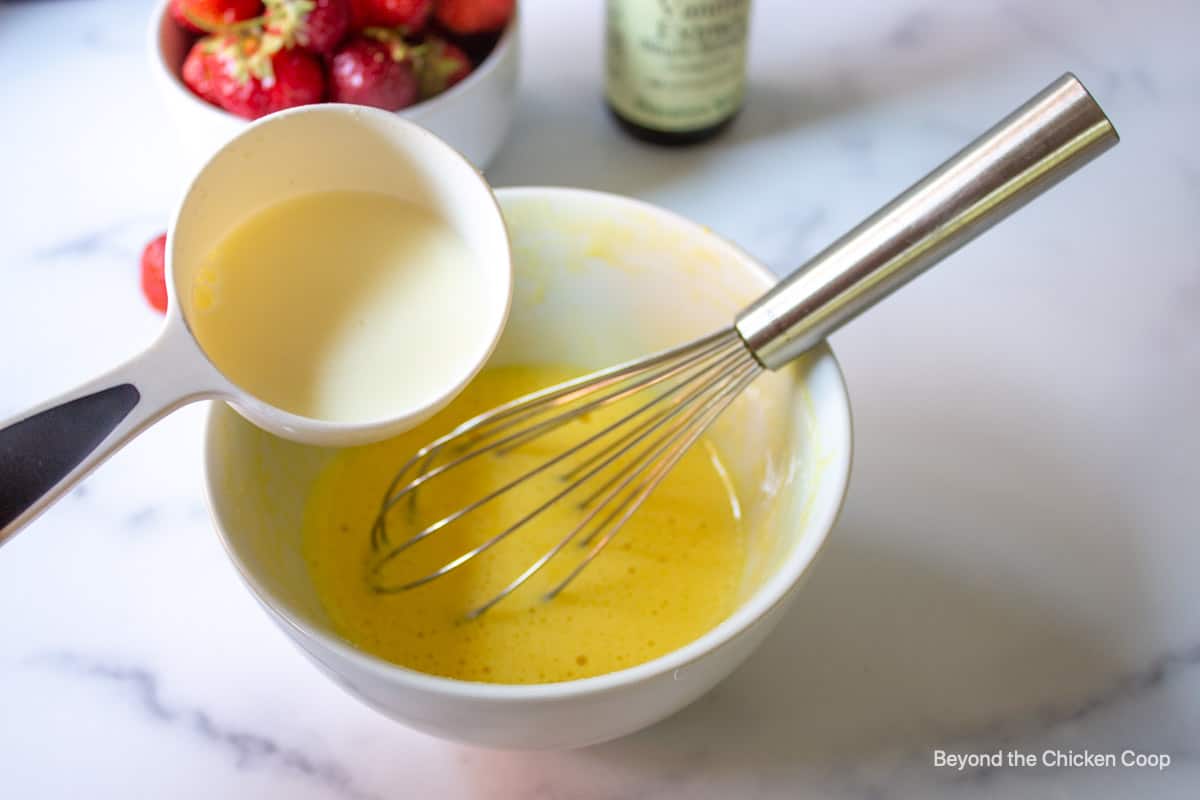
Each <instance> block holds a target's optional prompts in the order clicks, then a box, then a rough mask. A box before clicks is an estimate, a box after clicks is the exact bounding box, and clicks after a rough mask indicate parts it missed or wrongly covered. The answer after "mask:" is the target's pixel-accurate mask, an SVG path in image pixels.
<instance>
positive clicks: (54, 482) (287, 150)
mask: <svg viewBox="0 0 1200 800" xmlns="http://www.w3.org/2000/svg"><path fill="white" fill-rule="evenodd" d="M336 190H353V191H371V192H383V193H386V194H391V195H393V196H396V197H398V198H399V199H401V200H406V201H409V202H412V203H416V204H417V205H420V206H423V207H426V208H429V209H431V210H432V211H434V212H435V213H437V214H439V215H440V216H442V217H443V218H444V219H446V220H447V221H448V223H449V224H450V225H451V227H453V228H454V229H455V230H456V232H457V233H458V234H459V235H460V236H461V237H462V238H463V239H464V241H465V242H466V244H467V246H468V247H469V249H470V250H471V252H472V253H473V254H474V256H475V266H476V268H477V269H478V272H479V275H478V280H480V281H482V282H483V283H484V288H485V294H486V296H487V298H488V302H487V306H486V310H485V316H486V319H485V320H482V321H480V320H478V319H476V320H473V323H472V324H471V325H470V329H472V330H476V331H478V332H479V333H478V335H477V336H478V341H476V342H474V343H473V349H472V357H471V358H470V359H467V360H465V361H464V364H465V366H464V367H463V368H462V369H461V374H457V375H455V376H454V378H453V380H452V381H449V382H448V383H447V385H445V386H444V387H442V388H441V390H440V391H438V392H437V393H436V394H434V395H432V396H429V397H427V398H425V399H423V400H422V401H421V402H420V403H418V404H415V405H409V406H406V407H400V408H396V409H395V411H394V412H393V413H392V414H390V415H389V416H387V417H386V418H383V419H372V420H362V421H355V422H333V421H327V420H321V419H313V418H309V417H304V416H299V415H297V414H292V413H289V412H287V411H284V410H282V409H279V408H276V407H275V406H272V405H270V404H269V403H267V402H264V401H263V400H261V399H259V398H258V397H256V396H254V395H253V394H251V393H250V392H248V391H246V390H245V389H243V388H241V387H240V386H238V385H237V384H235V383H234V382H233V381H231V380H229V379H228V378H226V377H225V375H224V374H222V372H221V370H220V368H219V365H218V364H215V363H214V362H213V361H212V360H210V359H209V357H208V356H207V355H206V354H205V352H204V350H203V348H202V347H201V346H200V344H199V342H198V341H197V340H196V338H195V336H194V335H193V332H192V329H191V326H190V325H189V323H188V318H189V308H188V306H189V304H190V299H189V296H190V294H191V292H190V289H191V286H192V280H193V278H194V276H195V275H196V273H197V271H198V269H199V268H200V264H201V262H202V260H203V259H204V257H205V256H206V255H207V254H208V253H209V251H210V250H211V249H212V248H213V247H214V246H215V245H216V244H217V243H218V242H220V241H221V239H222V238H224V236H225V235H226V234H228V233H229V232H230V231H231V230H232V229H233V228H234V227H236V226H237V225H238V224H239V223H241V222H242V221H243V220H245V219H246V218H247V217H249V216H251V215H253V214H254V213H256V212H258V211H261V210H263V209H265V208H267V207H269V206H272V205H275V204H276V203H279V202H280V201H282V200H286V199H288V198H289V197H294V196H297V195H302V194H308V193H312V192H324V191H336ZM329 268H330V269H336V270H342V271H349V270H353V269H354V265H353V264H330V265H329ZM166 279H167V297H168V308H167V314H166V320H165V322H164V324H163V327H162V330H161V332H160V333H159V336H158V338H157V339H156V340H155V341H154V343H153V344H151V345H150V346H149V347H148V348H147V349H146V350H145V351H143V352H142V353H140V354H138V355H137V356H134V357H133V358H132V359H130V360H129V361H126V362H125V363H124V364H122V365H121V366H119V367H117V368H116V369H113V370H111V371H110V372H107V373H105V374H103V375H101V376H99V377H98V378H95V379H93V380H91V381H88V382H87V383H84V384H83V385H82V386H78V387H76V388H75V389H73V390H71V391H69V392H67V393H65V394H63V395H60V396H59V397H56V398H54V399H53V400H50V401H48V402H46V403H43V404H41V405H39V406H37V407H35V408H32V409H30V410H28V411H26V412H24V413H22V414H19V415H17V416H16V417H14V418H12V419H10V420H7V421H5V422H3V423H0V544H3V543H4V542H5V541H6V540H7V539H9V538H10V537H11V536H12V535H13V534H15V533H16V532H17V531H18V530H20V529H21V528H22V527H24V526H25V525H26V524H27V523H29V522H30V521H31V520H32V519H33V518H34V517H36V516H37V515H38V514H40V513H41V512H42V511H44V510H45V509H46V508H47V507H48V506H49V505H50V504H51V503H53V502H54V501H55V500H57V499H58V498H59V497H61V496H62V495H63V494H64V493H65V492H66V491H67V490H69V489H70V488H71V487H72V486H73V485H74V484H75V483H77V482H78V481H79V480H81V479H82V478H83V477H84V476H86V475H87V474H88V473H89V472H91V470H93V469H94V468H95V467H96V466H98V465H99V464H100V463H101V462H103V461H104V459H106V458H107V457H108V456H110V455H112V454H113V453H114V452H115V451H116V450H117V449H119V448H120V447H121V446H122V445H124V444H125V443H126V442H128V441H129V440H130V439H131V438H133V437H134V436H136V435H137V434H138V433H140V432H141V431H142V430H144V429H145V428H147V427H148V426H149V425H151V424H152V423H153V422H155V421H156V420H158V419H160V418H161V417H163V416H165V415H166V414H168V413H170V412H171V411H173V410H175V409H176V408H179V407H180V406H182V405H184V404H186V403H190V402H193V401H196V400H202V399H212V398H216V399H222V400H225V401H227V402H228V403H229V404H230V405H231V406H232V407H233V408H235V409H236V410H237V411H238V412H239V413H240V414H241V415H242V416H244V417H245V418H246V419H248V420H250V421H251V422H253V423H254V424H255V425H257V426H259V427H261V428H263V429H264V430H267V431H270V432H271V433H274V434H277V435H279V436H282V437H285V438H287V439H291V440H293V441H297V442H302V443H306V444H317V445H355V444H364V443H367V442H372V441H378V440H381V439H385V438H387V437H389V436H393V435H395V434H397V433H400V432H402V431H404V430H407V429H409V428H411V427H414V426H415V425H417V424H419V423H420V422H422V421H424V420H425V419H427V418H428V417H430V416H431V415H432V414H434V413H435V412H436V411H438V410H439V409H441V408H443V407H444V406H445V405H446V404H447V403H449V402H450V400H452V399H453V398H454V397H455V395H457V394H458V393H459V391H461V390H462V389H463V387H465V386H466V385H467V383H468V382H469V381H470V380H471V378H473V377H474V376H475V374H476V373H477V372H478V371H479V370H480V369H481V368H482V366H483V364H484V362H485V361H486V360H487V358H488V357H489V356H490V355H491V353H492V350H493V349H494V348H495V346H496V343H497V341H498V340H499V338H500V333H501V331H502V330H503V328H504V324H505V321H506V320H507V318H508V310H509V304H510V302H511V299H512V260H511V254H510V251H509V243H508V234H507V230H506V228H505V225H504V220H503V218H502V216H501V214H500V208H499V206H498V205H497V204H496V200H495V197H494V196H493V195H492V191H491V188H490V187H489V186H488V184H487V182H486V181H485V180H484V179H483V177H482V175H480V174H479V172H477V171H476V170H475V168H474V167H472V166H471V165H470V164H469V163H468V162H467V161H466V160H465V159H464V158H463V157H462V156H460V155H459V154H458V153H457V152H455V151H454V150H453V149H451V148H450V146H449V145H447V144H445V143H444V142H442V141H441V140H440V139H438V138H437V137H436V136H434V135H433V134H431V133H429V132H428V131H426V130H425V129H424V128H421V127H419V126H417V125H415V124H413V123H411V122H407V121H405V120H403V119H401V118H400V117H398V116H396V115H395V114H392V113H389V112H386V111H380V110H377V109H371V108H363V107H359V106H349V105H338V104H324V105H314V106H302V107H299V108H294V109H290V110H288V111H283V112H280V113H278V114H273V115H271V116H268V117H265V118H263V119H261V120H259V121H257V122H255V123H253V124H251V125H249V126H247V127H246V128H244V129H243V130H242V131H241V132H240V133H239V134H238V135H237V136H236V137H234V138H233V139H232V140H230V141H229V142H228V143H227V144H226V145H225V146H224V147H223V148H221V149H220V150H219V151H217V153H215V154H214V155H213V156H212V157H211V158H210V159H209V160H208V162H207V163H206V164H205V165H204V166H203V167H201V169H200V171H199V172H198V173H197V174H196V176H195V177H194V178H193V179H192V181H191V184H190V185H189V186H188V188H187V190H186V192H185V194H184V197H183V200H182V202H181V203H180V205H179V208H178V210H177V211H176V213H175V216H174V218H173V220H172V221H171V226H170V228H169V229H168V233H167V253H166ZM445 319H446V324H447V325H448V326H450V325H456V324H458V322H457V321H456V319H455V310H454V309H447V310H446V314H445ZM429 333H430V337H431V339H436V337H437V335H438V332H437V331H436V330H433V331H430V332H429ZM429 346H430V343H429V341H421V342H414V343H413V347H415V348H428V347H429ZM402 356H403V354H402V353H398V354H397V360H396V363H395V364H390V365H388V366H387V368H388V369H397V368H402V364H403V358H402Z"/></svg>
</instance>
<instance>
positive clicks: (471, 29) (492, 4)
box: [434, 0, 516, 35]
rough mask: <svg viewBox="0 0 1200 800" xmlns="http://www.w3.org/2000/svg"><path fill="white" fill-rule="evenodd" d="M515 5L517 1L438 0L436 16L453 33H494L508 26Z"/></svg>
mask: <svg viewBox="0 0 1200 800" xmlns="http://www.w3.org/2000/svg"><path fill="white" fill-rule="evenodd" d="M515 5H516V0H438V4H437V9H436V10H435V11H434V15H435V16H436V17H437V21H438V22H440V23H441V24H442V27H444V28H445V29H446V30H448V31H450V32H452V33H457V34H461V35H469V34H473V33H492V32H494V31H498V30H500V29H501V28H503V27H504V26H505V25H507V24H508V20H509V19H510V18H512V14H513V6H515Z"/></svg>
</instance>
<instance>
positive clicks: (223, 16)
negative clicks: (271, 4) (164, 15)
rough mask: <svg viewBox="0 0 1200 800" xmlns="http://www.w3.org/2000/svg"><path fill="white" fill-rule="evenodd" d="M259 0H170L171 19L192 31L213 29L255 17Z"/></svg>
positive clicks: (258, 8) (258, 9)
mask: <svg viewBox="0 0 1200 800" xmlns="http://www.w3.org/2000/svg"><path fill="white" fill-rule="evenodd" d="M262 9H263V4H262V2H261V0H171V7H170V12H171V19H173V20H175V21H176V22H178V23H179V24H180V25H181V26H183V28H184V29H185V30H189V31H192V32H193V33H205V32H211V31H215V30H216V29H218V28H220V27H223V26H225V25H232V24H233V23H235V22H241V21H243V20H247V19H251V18H253V17H257V16H258V15H259V14H261V13H262Z"/></svg>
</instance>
